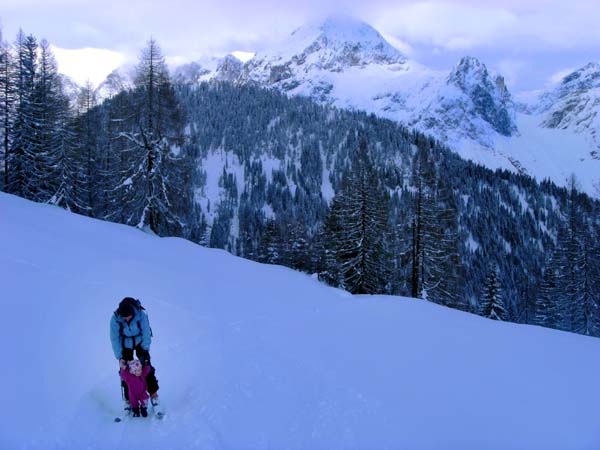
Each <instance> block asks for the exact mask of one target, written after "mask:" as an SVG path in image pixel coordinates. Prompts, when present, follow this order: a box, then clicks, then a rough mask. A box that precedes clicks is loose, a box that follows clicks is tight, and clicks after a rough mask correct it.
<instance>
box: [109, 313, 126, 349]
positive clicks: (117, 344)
mask: <svg viewBox="0 0 600 450" xmlns="http://www.w3.org/2000/svg"><path fill="white" fill-rule="evenodd" d="M110 343H111V344H112V349H113V353H114V354H115V358H117V359H121V358H122V357H123V349H122V343H121V336H120V335H119V324H118V323H117V318H116V317H115V315H114V314H113V315H112V317H111V319H110Z"/></svg>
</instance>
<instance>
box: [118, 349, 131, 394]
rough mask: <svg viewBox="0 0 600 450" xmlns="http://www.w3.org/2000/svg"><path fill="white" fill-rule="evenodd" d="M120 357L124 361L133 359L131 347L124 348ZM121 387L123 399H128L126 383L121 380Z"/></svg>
mask: <svg viewBox="0 0 600 450" xmlns="http://www.w3.org/2000/svg"><path fill="white" fill-rule="evenodd" d="M122 357H123V359H124V360H125V361H133V349H131V348H124V349H123V352H122ZM121 389H122V390H123V397H124V398H125V400H129V392H128V389H127V383H125V381H123V380H121Z"/></svg>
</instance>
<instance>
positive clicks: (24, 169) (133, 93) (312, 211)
mask: <svg viewBox="0 0 600 450" xmlns="http://www.w3.org/2000/svg"><path fill="white" fill-rule="evenodd" d="M388 56H389V55H388ZM389 57H390V58H392V57H391V56H389ZM394 58H395V57H394ZM392 59H393V58H392ZM394 61H396V63H399V62H398V61H397V60H395V59H394ZM338 62H339V61H338ZM338 62H336V64H337V63H338ZM253 64H257V63H256V62H255V63H253ZM332 64H333V63H332ZM219 67H220V68H219V70H220V72H219V73H220V74H221V76H220V77H214V78H212V79H210V80H209V81H206V82H198V80H196V79H194V80H196V81H193V82H192V81H190V78H189V77H184V76H182V74H181V73H178V74H177V76H175V77H171V75H170V74H169V70H168V68H167V66H166V63H165V58H164V57H163V56H162V52H161V50H160V47H159V45H158V43H157V42H156V41H155V40H153V39H151V40H150V41H149V42H148V43H147V45H146V47H144V49H143V50H142V52H141V56H140V58H139V62H138V65H137V66H136V68H135V73H134V76H133V77H132V83H131V84H129V85H126V84H123V85H122V86H121V88H120V89H115V90H114V91H111V95H108V96H106V98H104V99H102V100H99V99H98V98H97V92H95V91H94V89H93V88H92V87H91V86H89V85H88V86H84V87H83V88H82V89H80V90H79V92H78V93H77V95H76V96H74V97H73V96H69V95H68V92H67V87H66V81H65V80H64V78H63V77H61V76H60V75H59V74H58V73H57V67H56V62H55V59H54V57H53V55H52V51H51V48H50V46H49V44H48V43H47V42H46V41H44V40H41V41H39V40H38V39H37V38H36V37H34V36H33V35H28V34H26V33H25V32H20V33H19V34H18V36H17V38H16V40H15V42H14V43H13V44H8V43H6V42H3V43H2V45H1V48H0V123H1V130H0V138H1V145H2V146H1V149H2V153H1V158H2V165H1V169H0V170H1V175H2V176H1V187H2V190H3V191H5V192H8V193H11V194H15V195H18V196H21V197H24V198H27V199H30V200H34V201H37V202H45V203H51V204H55V205H59V206H61V207H63V208H66V209H68V210H70V211H73V212H76V213H79V214H83V215H86V216H90V217H95V218H99V219H103V220H108V221H113V222H118V223H123V224H127V225H132V226H136V227H139V228H142V229H145V230H147V231H149V232H152V233H155V234H157V235H160V236H178V237H183V238H185V239H189V240H191V241H193V242H196V243H200V244H202V245H205V246H209V247H217V248H223V249H226V250H227V251H229V252H231V253H233V254H236V255H239V256H242V257H245V258H249V259H253V260H257V261H261V262H265V263H269V264H281V265H285V266H288V267H291V268H294V269H296V270H300V271H303V272H306V273H311V274H313V273H316V274H318V277H319V279H320V280H322V281H323V282H326V283H329V284H331V285H333V286H337V287H340V288H343V289H346V290H348V291H349V292H352V293H357V294H395V295H404V296H412V297H419V298H424V299H427V300H429V301H432V302H435V303H438V304H441V305H445V306H448V307H451V308H456V309H460V310H463V311H469V312H473V313H476V314H480V315H483V316H485V317H490V318H493V319H498V320H505V321H512V322H518V323H532V324H537V325H541V326H545V327H551V328H559V329H562V330H567V331H572V332H575V333H581V334H587V335H593V336H600V310H599V307H598V306H599V302H600V202H599V201H598V200H596V199H594V198H592V197H590V196H588V195H587V194H585V193H583V192H581V191H580V190H579V189H578V186H577V180H576V179H573V180H572V182H571V183H570V185H569V186H568V187H559V186H557V185H555V184H554V183H552V182H551V181H549V180H544V181H541V182H539V181H536V180H535V179H534V178H532V177H530V176H528V175H526V174H525V173H515V172H510V171H507V170H490V169H488V168H486V167H484V166H482V165H478V164H476V163H473V162H471V161H468V160H465V159H462V158H461V157H460V156H459V155H458V154H456V153H455V152H453V151H451V150H450V149H449V148H448V147H447V146H446V145H445V142H443V141H442V140H440V139H439V138H435V137H432V136H431V135H428V134H425V133H423V132H420V131H417V130H416V129H414V128H408V127H405V126H404V125H401V124H400V123H399V122H398V121H393V120H390V119H385V118H381V117H377V116H376V115H374V114H368V113H366V112H362V111H359V110H346V109H341V108H338V107H335V106H331V105H328V104H322V103H320V102H315V99H314V98H307V97H292V96H288V95H286V94H285V93H281V92H279V90H278V89H267V88H265V86H262V85H260V84H259V83H258V82H256V80H247V79H246V80H243V76H242V75H243V74H241V73H242V72H240V70H242V69H240V68H241V67H242V66H241V65H240V64H238V63H236V62H235V61H233V60H228V62H227V64H225V62H223V63H222V64H221V65H220V66H219ZM244 67H245V69H244V70H250V69H251V68H252V67H253V66H251V65H250V66H244ZM461 68H462V69H461V70H465V71H466V70H478V71H480V72H481V73H483V72H482V71H483V69H482V68H481V67H480V66H478V65H477V64H476V63H475V62H474V61H465V62H464V64H463V65H462V66H461ZM281 70H283V69H281ZM275 72H277V71H275ZM275 72H273V73H275ZM277 73H279V72H277ZM280 75H281V77H283V78H281V79H282V80H283V79H285V76H288V75H289V74H287V72H285V71H284V72H282V73H280ZM482 76H483V75H482ZM240 77H242V78H240ZM250 78H251V77H250ZM455 79H456V80H458V81H456V82H457V83H459V84H460V83H463V84H464V82H465V81H464V77H462V78H461V77H460V76H458V74H456V77H455V78H452V80H455ZM460 80H463V81H460ZM113 81H114V80H113ZM115 83H116V81H115ZM485 86H488V84H485ZM490 86H491V85H490ZM288 87H289V86H288ZM290 89H291V88H290ZM323 89H324V91H323V92H325V93H326V91H327V89H325V88H323ZM465 89H466V88H465ZM490 89H491V88H490ZM494 89H496V88H494ZM469 92H470V91H469ZM323 95H325V94H323ZM485 99H487V100H486V101H488V102H492V101H496V100H495V99H494V98H492V97H490V98H488V97H487V96H485ZM482 101H483V100H482ZM488 106H489V105H488ZM482 108H483V106H482ZM494 117H496V118H497V119H498V121H500V122H501V123H502V127H500V128H501V129H502V130H503V133H505V134H510V133H512V131H511V130H512V128H511V127H512V125H511V124H510V123H509V122H510V115H509V114H508V113H506V112H503V111H502V110H498V111H497V114H496V116H493V117H492V116H489V117H488V119H489V120H492V119H493V118H494ZM494 120H495V119H494ZM491 268H492V269H491Z"/></svg>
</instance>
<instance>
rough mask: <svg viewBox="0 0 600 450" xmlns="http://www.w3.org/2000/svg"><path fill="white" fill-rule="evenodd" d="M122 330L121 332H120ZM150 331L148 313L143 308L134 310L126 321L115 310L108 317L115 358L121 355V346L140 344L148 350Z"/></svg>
mask: <svg viewBox="0 0 600 450" xmlns="http://www.w3.org/2000/svg"><path fill="white" fill-rule="evenodd" d="M121 330H122V332H123V334H122V335H121V334H120V331H121ZM151 341H152V333H151V331H150V321H149V320H148V314H146V311H144V310H141V309H140V310H136V313H135V315H134V316H133V318H132V319H131V320H130V321H129V323H127V321H126V320H125V319H124V318H123V317H121V316H119V315H118V314H117V313H116V312H115V313H114V314H113V315H112V317H111V319H110V342H111V344H112V348H113V352H114V353H115V357H116V358H117V359H121V357H122V356H123V348H135V347H136V346H138V345H140V344H141V345H142V348H143V349H144V350H147V351H149V350H150V342H151Z"/></svg>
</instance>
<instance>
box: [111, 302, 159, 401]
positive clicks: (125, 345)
mask: <svg viewBox="0 0 600 450" xmlns="http://www.w3.org/2000/svg"><path fill="white" fill-rule="evenodd" d="M110 342H111V343H112V348H113V352H114V354H115V357H116V358H117V360H118V361H119V366H120V365H121V362H124V363H126V362H127V361H132V360H133V353H134V352H135V353H136V355H137V357H138V359H139V360H140V362H141V363H142V365H149V366H150V372H149V373H148V376H147V377H146V384H147V385H148V393H149V394H150V402H151V403H152V407H153V408H154V409H155V410H156V409H157V408H158V407H159V402H158V380H157V379H156V371H155V369H154V367H152V364H151V363H150V344H151V343H152V330H151V329H150V322H149V320H148V314H146V311H145V310H144V309H143V308H142V306H141V304H140V302H139V301H138V300H136V299H134V298H131V297H125V298H124V299H123V300H121V303H119V307H118V308H117V310H116V311H115V312H114V313H113V315H112V317H111V319H110ZM121 388H122V389H123V396H124V398H125V404H126V408H128V407H129V402H128V400H129V396H128V392H127V384H126V383H125V382H123V381H121Z"/></svg>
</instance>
